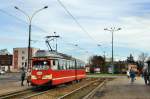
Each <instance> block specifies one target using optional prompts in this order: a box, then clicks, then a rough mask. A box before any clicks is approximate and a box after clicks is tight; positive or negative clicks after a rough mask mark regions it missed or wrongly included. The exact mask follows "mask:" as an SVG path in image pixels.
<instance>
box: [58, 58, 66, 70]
mask: <svg viewBox="0 0 150 99" xmlns="http://www.w3.org/2000/svg"><path fill="white" fill-rule="evenodd" d="M65 65H66V63H65V60H59V69H60V70H65V69H66V66H65Z"/></svg>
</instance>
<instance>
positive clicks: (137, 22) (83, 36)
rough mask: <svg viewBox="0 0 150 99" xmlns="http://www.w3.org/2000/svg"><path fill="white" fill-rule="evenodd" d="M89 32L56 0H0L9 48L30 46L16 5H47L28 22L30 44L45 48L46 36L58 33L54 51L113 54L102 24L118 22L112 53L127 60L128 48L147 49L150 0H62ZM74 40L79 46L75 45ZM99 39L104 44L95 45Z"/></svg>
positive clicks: (0, 42)
mask: <svg viewBox="0 0 150 99" xmlns="http://www.w3.org/2000/svg"><path fill="white" fill-rule="evenodd" d="M60 1H61V2H62V3H63V4H64V5H65V6H66V8H67V9H68V10H69V11H70V12H71V13H72V15H73V16H74V17H75V18H76V19H77V20H78V22H79V23H80V24H81V25H82V27H84V29H85V30H86V31H87V32H88V34H87V33H85V32H84V31H83V30H82V29H81V28H80V27H79V26H78V25H77V24H76V23H75V21H74V20H73V19H72V18H71V17H70V16H69V15H68V13H67V12H66V11H65V10H64V9H63V8H62V7H61V5H60V4H59V3H58V1H57V0H38V2H37V1H35V0H1V3H0V27H1V29H0V34H1V36H0V49H3V48H7V49H8V50H9V51H10V52H12V49H13V48H15V47H26V46H27V45H28V20H27V18H26V17H25V16H24V15H23V14H22V13H21V12H19V11H17V10H16V9H14V6H18V7H19V8H20V9H22V10H24V11H25V12H27V13H28V14H29V15H31V14H32V13H33V12H34V11H36V10H37V9H40V8H42V7H44V6H45V5H48V6H49V8H48V9H45V10H43V11H41V12H40V13H38V14H37V15H36V16H35V17H34V19H33V21H32V25H33V26H32V40H36V42H32V47H37V48H41V49H47V47H46V45H45V42H44V41H45V38H44V37H45V36H47V35H53V32H57V34H58V35H60V36H61V38H60V39H58V42H59V46H58V48H59V49H58V50H59V51H61V52H63V53H67V54H70V55H72V56H75V57H78V58H80V59H83V60H85V61H86V60H87V59H88V57H89V56H91V55H93V54H100V55H102V54H103V51H105V52H106V56H107V57H110V56H111V33H110V32H109V31H104V28H110V27H119V28H122V30H120V31H117V32H115V33H114V55H115V56H114V57H115V59H125V58H126V57H127V56H129V54H130V53H132V54H133V55H134V56H135V57H138V55H139V54H140V53H141V52H146V53H149V54H150V46H149V42H150V39H149V37H150V33H149V31H150V20H149V18H150V14H149V13H150V6H149V5H150V1H149V0H124V1H120V0H60ZM75 44H78V47H77V46H74V45H75ZM97 44H101V45H102V46H100V47H98V46H97Z"/></svg>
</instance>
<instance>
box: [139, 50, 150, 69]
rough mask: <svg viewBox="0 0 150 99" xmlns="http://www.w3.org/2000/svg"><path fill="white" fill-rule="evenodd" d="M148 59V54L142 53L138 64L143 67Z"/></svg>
mask: <svg viewBox="0 0 150 99" xmlns="http://www.w3.org/2000/svg"><path fill="white" fill-rule="evenodd" d="M147 57H148V53H144V52H142V53H141V54H140V55H139V57H138V62H139V63H140V65H141V67H143V66H144V62H145V61H146V59H147Z"/></svg>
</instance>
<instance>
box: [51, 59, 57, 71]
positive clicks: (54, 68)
mask: <svg viewBox="0 0 150 99" xmlns="http://www.w3.org/2000/svg"><path fill="white" fill-rule="evenodd" d="M51 68H52V69H53V70H58V60H51Z"/></svg>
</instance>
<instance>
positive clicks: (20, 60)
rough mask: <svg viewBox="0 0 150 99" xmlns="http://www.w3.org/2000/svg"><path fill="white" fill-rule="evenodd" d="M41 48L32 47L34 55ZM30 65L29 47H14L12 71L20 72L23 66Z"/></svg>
mask: <svg viewBox="0 0 150 99" xmlns="http://www.w3.org/2000/svg"><path fill="white" fill-rule="evenodd" d="M37 50H39V49H38V48H31V50H30V53H32V56H33V55H34V54H35V53H36V51H37ZM27 66H28V48H14V49H13V68H12V71H14V72H18V71H19V70H20V68H21V67H25V68H26V67H27Z"/></svg>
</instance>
